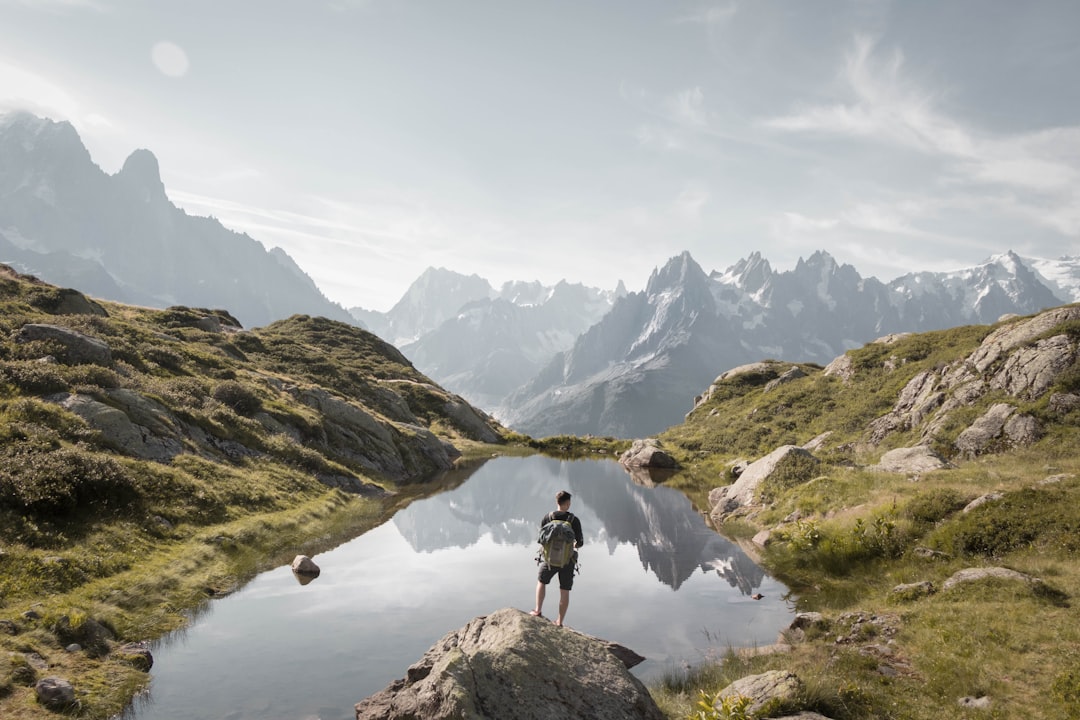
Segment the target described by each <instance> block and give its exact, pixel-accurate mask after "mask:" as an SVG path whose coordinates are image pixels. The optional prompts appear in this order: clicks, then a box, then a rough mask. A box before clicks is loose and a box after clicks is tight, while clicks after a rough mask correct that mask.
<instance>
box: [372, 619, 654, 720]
mask: <svg viewBox="0 0 1080 720" xmlns="http://www.w3.org/2000/svg"><path fill="white" fill-rule="evenodd" d="M631 655H632V653H631ZM356 718H357V720H376V719H378V720H414V719H415V718H424V719H425V720H451V719H452V718H453V719H456V718H470V719H475V720H488V719H490V720H505V719H506V718H515V720H547V719H548V718H592V719H593V720H623V719H624V718H640V719H641V720H664V714H663V713H662V712H661V711H660V709H659V708H658V707H657V706H656V703H655V702H654V701H653V699H652V697H651V696H650V695H649V692H648V690H646V688H645V686H644V685H643V684H642V683H641V681H640V680H638V679H637V678H636V677H634V676H633V675H632V674H630V671H629V670H628V669H627V665H626V664H625V663H624V661H623V660H621V659H620V658H619V657H616V654H615V652H614V651H613V646H612V645H611V644H610V643H606V642H604V641H603V640H599V639H597V638H593V637H589V636H588V635H583V634H581V633H578V632H575V631H573V630H570V629H569V628H559V627H556V626H555V625H554V624H553V623H552V622H551V621H550V620H545V619H543V618H538V617H532V616H530V615H528V614H526V613H523V612H521V611H520V610H515V609H512V608H504V609H502V610H498V611H496V612H494V613H492V614H490V615H486V616H482V617H478V618H474V619H473V620H472V621H471V622H469V623H468V624H467V625H465V626H464V627H463V628H461V629H459V630H455V631H453V632H451V633H449V634H447V635H446V636H445V637H444V638H443V639H442V640H440V641H439V642H437V643H436V644H435V645H433V646H432V647H431V648H430V649H429V650H428V651H427V652H426V653H425V654H424V656H423V657H422V658H421V659H420V660H419V661H418V662H417V663H416V664H415V665H413V666H412V667H410V668H409V669H408V671H407V672H406V676H405V677H404V678H402V679H400V680H395V681H394V682H392V683H391V684H390V685H389V686H387V687H386V688H385V689H383V690H381V691H379V692H378V693H376V694H375V695H372V696H371V697H369V698H367V699H365V700H363V701H361V702H359V703H357V705H356Z"/></svg>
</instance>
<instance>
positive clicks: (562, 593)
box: [529, 490, 585, 627]
mask: <svg viewBox="0 0 1080 720" xmlns="http://www.w3.org/2000/svg"><path fill="white" fill-rule="evenodd" d="M555 503H556V504H557V505H558V509H557V510H553V511H551V512H549V513H548V514H547V515H545V516H544V517H543V519H542V520H541V521H540V536H539V538H538V539H537V542H538V543H540V554H539V555H538V556H537V558H536V561H537V562H538V563H540V574H539V576H538V577H537V583H536V607H535V608H533V610H532V612H530V613H529V614H530V615H536V616H538V617H543V616H544V614H543V609H544V596H545V595H546V594H547V585H548V583H549V582H551V579H552V578H553V577H555V576H556V575H558V576H559V616H558V618H556V619H555V624H556V625H558V626H559V627H562V624H563V620H564V619H565V618H566V609H567V608H568V607H569V606H570V588H572V587H573V586H574V572H575V570H576V569H577V556H578V554H577V549H578V548H579V547H581V546H582V545H584V544H585V536H584V535H582V534H581V521H580V520H578V519H577V517H575V516H574V514H573V513H571V512H570V493H568V492H567V491H565V490H560V491H559V492H558V494H557V495H555Z"/></svg>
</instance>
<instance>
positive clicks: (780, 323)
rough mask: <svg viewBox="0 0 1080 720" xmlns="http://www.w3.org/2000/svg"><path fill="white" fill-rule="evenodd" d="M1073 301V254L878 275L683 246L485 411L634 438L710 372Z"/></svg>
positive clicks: (1077, 274) (688, 396) (651, 428)
mask: <svg viewBox="0 0 1080 720" xmlns="http://www.w3.org/2000/svg"><path fill="white" fill-rule="evenodd" d="M1077 301H1080V258H1061V259H1059V260H1052V261H1051V260H1040V259H1029V260H1027V261H1025V260H1024V259H1022V258H1020V257H1019V256H1017V255H1016V254H1015V253H1012V252H1006V253H1003V254H1001V255H996V256H994V257H991V258H990V259H988V260H987V261H986V262H984V263H982V264H980V265H978V266H976V267H973V268H967V269H964V270H958V271H954V272H939V273H932V272H920V273H911V274H908V275H904V276H903V277H900V278H897V279H896V280H893V281H892V282H889V283H883V282H881V281H879V280H877V279H876V278H872V277H871V278H863V277H862V276H860V275H859V273H858V272H857V271H856V270H855V268H853V267H851V266H850V265H840V264H838V263H837V262H836V261H835V260H834V259H833V258H832V257H831V256H830V255H829V254H828V253H825V252H817V253H814V254H813V255H812V256H810V257H809V258H808V259H805V260H800V261H799V263H798V264H797V265H796V267H795V269H794V270H791V271H788V272H776V271H774V270H773V269H772V268H771V267H770V265H769V263H768V261H767V260H765V259H764V258H762V257H761V255H760V254H759V253H753V254H751V255H750V256H749V257H748V258H746V259H744V260H741V261H739V262H738V263H736V264H735V265H733V266H732V267H730V268H728V269H727V270H726V271H724V272H723V273H717V272H713V273H712V274H709V275H707V274H706V273H705V272H704V271H703V270H702V269H701V267H700V266H699V265H698V264H697V263H696V262H694V260H693V258H691V257H690V254H689V253H683V254H682V255H679V256H677V257H675V258H672V259H671V260H670V261H669V262H668V263H667V265H665V266H664V267H663V268H661V269H659V270H657V271H655V272H654V273H653V275H652V277H651V278H650V279H649V283H648V286H647V287H646V289H645V291H644V292H640V293H630V294H628V295H627V296H625V297H623V298H621V299H620V300H619V301H618V302H616V304H615V306H614V307H613V308H612V310H611V312H610V313H608V314H607V315H606V316H605V317H604V318H603V319H602V320H601V321H600V322H599V323H597V324H596V325H594V326H593V327H592V328H590V329H589V330H588V331H586V332H585V333H584V334H583V335H582V336H581V337H579V338H578V340H577V341H576V342H575V343H574V346H573V348H571V349H570V350H569V351H567V352H564V353H560V354H559V355H557V356H556V357H555V358H553V359H552V361H551V362H550V363H549V364H548V365H547V366H546V367H545V368H543V369H542V370H541V371H540V373H539V374H538V375H537V376H536V377H535V378H533V379H532V380H531V381H530V382H529V383H528V384H526V385H525V386H523V387H522V388H520V389H518V390H517V391H515V392H514V393H513V394H512V395H510V396H509V397H508V398H507V400H506V401H504V403H503V404H502V406H501V407H500V408H497V409H496V411H495V415H496V417H498V418H499V419H500V420H501V421H502V422H503V423H504V424H506V425H508V426H509V427H512V428H514V429H516V430H519V431H521V432H526V433H529V434H531V435H534V436H544V435H549V434H557V433H573V434H589V433H592V434H602V435H615V436H619V437H640V436H645V435H650V434H654V433H656V432H659V431H660V430H663V429H664V428H666V427H669V426H671V425H674V424H677V423H679V422H681V421H682V419H683V417H684V416H685V414H686V413H687V412H688V411H689V410H690V409H691V408H692V406H693V400H694V395H695V393H699V392H701V391H702V389H704V388H705V387H707V386H708V385H709V384H710V383H711V381H712V380H713V379H714V378H715V377H716V376H717V375H719V374H720V373H721V372H722V371H724V370H727V369H730V368H732V367H735V366H738V365H741V364H745V363H749V362H754V361H757V360H762V359H766V358H775V359H783V360H788V361H798V362H818V363H828V362H829V361H831V360H832V359H833V358H835V357H836V356H838V355H840V354H841V353H843V352H845V351H846V350H849V349H852V348H855V347H859V346H861V345H863V344H864V343H866V342H869V341H871V340H873V339H875V338H877V337H880V336H882V335H887V334H890V333H899V332H921V331H927V330H937V329H942V328H947V327H952V326H956V325H964V324H972V323H980V324H981V323H990V322H994V321H996V320H998V319H999V318H1000V317H1001V316H1002V315H1005V314H1009V313H1018V314H1029V313H1033V312H1037V311H1039V310H1042V309H1044V308H1048V307H1053V306H1056V305H1062V304H1065V303H1069V302H1077Z"/></svg>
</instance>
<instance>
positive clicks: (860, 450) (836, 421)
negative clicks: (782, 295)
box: [654, 308, 1080, 720]
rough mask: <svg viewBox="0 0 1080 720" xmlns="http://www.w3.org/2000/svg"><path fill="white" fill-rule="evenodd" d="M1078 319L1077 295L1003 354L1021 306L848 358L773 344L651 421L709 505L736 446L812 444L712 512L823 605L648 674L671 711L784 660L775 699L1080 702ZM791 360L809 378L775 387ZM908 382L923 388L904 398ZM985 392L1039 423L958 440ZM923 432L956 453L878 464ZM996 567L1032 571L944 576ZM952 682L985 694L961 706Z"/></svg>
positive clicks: (999, 705)
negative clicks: (789, 676)
mask: <svg viewBox="0 0 1080 720" xmlns="http://www.w3.org/2000/svg"><path fill="white" fill-rule="evenodd" d="M1076 317H1077V313H1076V312H1075V308H1072V309H1070V310H1069V312H1068V313H1067V314H1066V315H1064V316H1063V317H1062V318H1057V319H1055V318H1053V317H1052V318H1050V320H1047V321H1046V322H1045V323H1044V325H1045V327H1036V328H1035V329H1033V330H1031V331H1030V332H1029V333H1028V336H1025V337H1024V338H1022V341H1017V342H1016V344H1015V345H1014V346H1010V347H1008V348H1007V349H1006V351H1003V352H1001V353H1000V356H996V355H994V354H993V352H990V350H988V348H990V349H994V348H996V347H997V345H995V343H996V342H998V337H999V335H1000V334H1001V333H1003V332H1006V331H1008V330H1009V329H1010V328H1013V327H1020V323H1023V322H1027V321H1028V319H1025V318H1020V319H1011V320H1009V321H1008V322H1003V323H999V325H998V326H995V327H989V326H973V327H960V328H955V329H952V330H946V331H941V332H934V333H926V334H921V335H910V336H905V337H901V338H891V339H890V341H889V342H877V343H871V344H868V345H866V346H865V347H862V348H860V349H857V350H853V351H850V352H849V353H847V357H846V359H845V360H844V361H843V363H842V364H840V365H839V366H840V367H842V368H843V372H835V371H834V370H835V368H833V366H830V371H829V372H826V371H825V369H823V368H821V367H818V366H813V365H798V366H795V365H793V364H792V363H783V362H769V363H764V364H762V365H759V366H755V367H754V368H750V369H748V371H746V372H741V373H737V374H734V375H732V376H730V377H726V378H724V379H723V380H720V379H718V381H717V383H715V384H714V385H713V387H712V388H711V389H710V391H709V392H707V393H706V394H705V395H706V397H705V399H704V400H703V401H702V402H701V403H700V404H699V405H698V407H696V408H695V409H694V410H693V412H692V413H690V414H689V415H688V417H687V420H686V422H685V423H684V424H682V425H679V426H677V427H673V428H671V429H670V430H668V431H667V432H666V433H664V434H663V435H662V436H661V439H662V441H663V442H664V443H665V445H666V447H667V448H668V449H669V451H671V452H672V453H673V454H675V455H676V456H677V457H678V458H679V459H680V461H681V462H682V463H683V464H684V466H685V467H686V468H687V470H686V471H685V472H683V473H682V474H680V475H678V476H676V477H675V478H673V479H672V480H671V481H669V484H675V485H677V486H678V487H680V488H681V489H682V490H684V491H685V492H686V493H687V494H689V495H690V496H691V497H692V498H693V499H694V500H695V502H697V503H698V505H699V506H700V507H701V508H703V509H707V508H710V504H709V499H708V496H709V494H710V491H712V490H713V489H714V488H717V487H722V486H726V485H729V484H730V483H732V482H733V481H734V480H735V477H736V475H737V472H738V469H741V468H742V467H743V466H744V465H745V461H754V460H757V459H758V458H760V457H762V456H764V455H766V454H767V453H770V452H771V451H773V450H775V449H776V448H778V447H780V446H782V445H799V446H802V445H804V444H807V443H811V447H812V448H813V450H812V454H813V457H814V458H816V460H817V462H813V461H809V460H807V461H805V462H801V463H800V462H796V463H792V464H790V465H788V466H786V467H784V468H781V469H780V470H778V471H777V473H775V474H774V475H773V476H771V477H769V478H768V479H767V480H766V481H765V482H764V483H763V484H762V485H761V486H760V488H759V490H758V493H757V496H756V502H755V503H753V504H752V505H751V506H748V507H744V508H741V509H740V510H739V511H738V512H734V513H732V514H730V515H725V516H722V517H720V516H718V515H717V514H716V513H714V514H713V519H714V522H717V524H718V525H719V526H720V529H721V530H722V531H723V532H725V533H727V534H729V535H731V536H733V537H736V538H741V539H742V540H741V542H742V544H743V545H744V546H745V547H746V548H747V549H748V550H749V551H750V552H751V553H753V554H755V555H756V556H757V557H759V558H760V560H761V562H762V563H763V564H764V565H765V566H766V567H767V568H768V569H769V570H770V572H772V573H773V574H775V575H776V576H778V577H779V578H780V579H782V580H784V581H785V582H786V583H787V584H789V586H791V587H792V588H793V589H794V591H795V593H796V594H797V597H798V601H797V607H798V609H799V610H800V611H815V612H819V613H821V616H822V617H821V618H816V617H815V618H813V620H812V621H811V620H808V621H806V627H805V628H804V629H800V630H796V631H792V632H790V633H788V635H787V637H785V638H784V639H785V641H786V643H785V644H790V647H789V648H781V650H782V651H781V652H779V653H774V654H766V653H759V654H757V655H754V654H753V653H734V652H732V653H731V654H730V655H729V657H727V658H726V659H725V660H724V661H723V662H722V663H718V664H715V665H706V666H703V667H701V668H696V669H694V670H692V671H691V672H689V673H685V674H674V675H673V676H672V677H670V678H669V679H668V680H667V681H666V683H665V685H664V687H662V688H658V689H657V690H656V691H655V692H654V695H656V696H657V698H658V699H659V700H660V701H661V704H662V706H664V707H665V710H666V711H667V712H668V713H669V714H670V716H671V717H687V716H689V715H690V714H691V713H695V712H701V713H702V714H701V715H697V714H695V715H693V716H694V717H702V718H708V717H743V716H742V715H741V714H739V712H740V711H739V710H738V709H737V707H733V706H732V704H731V703H729V705H728V707H727V708H725V709H723V710H702V709H701V708H700V707H696V706H695V703H696V702H697V701H698V700H699V699H700V697H702V696H701V693H704V696H705V697H707V698H708V699H709V702H707V705H710V704H711V700H712V699H713V698H714V697H715V693H717V692H718V691H719V690H721V689H722V688H723V687H725V686H726V685H727V684H728V683H730V682H731V681H732V680H734V679H736V678H739V677H742V676H744V675H749V674H756V673H760V672H764V671H765V670H778V669H783V670H791V671H793V672H795V673H796V674H797V675H798V676H799V677H800V678H801V679H802V680H803V682H804V688H803V690H802V691H801V692H800V694H799V697H798V699H797V700H794V701H790V702H787V703H782V704H780V706H778V707H776V708H774V711H776V712H777V713H779V714H778V715H775V716H777V717H778V716H779V715H780V714H784V711H794V710H799V709H810V710H816V711H817V712H820V713H822V714H824V715H826V716H827V717H831V718H836V719H837V720H840V719H854V718H868V717H873V718H890V719H896V720H900V719H904V720H908V719H910V720H915V719H920V720H921V719H924V718H925V719H927V720H929V719H931V718H939V717H942V716H944V717H979V718H1021V717H1023V718H1044V719H1046V720H1057V719H1062V718H1078V717H1080V610H1078V609H1077V602H1078V598H1080V555H1078V552H1080V397H1078V395H1077V394H1078V393H1080V354H1078V352H1077V346H1078V343H1080V323H1078V322H1077V320H1076ZM992 333H994V334H992ZM1052 348H1059V349H1061V352H1060V353H1059V355H1057V356H1056V357H1057V358H1058V360H1057V364H1056V365H1054V366H1053V376H1052V382H1050V381H1049V380H1047V382H1049V384H1048V385H1045V384H1035V385H1030V386H1026V387H1025V388H1024V389H1023V390H1020V391H1016V392H1014V390H1015V383H1012V380H1014V379H1015V377H1016V376H1017V375H1019V374H1022V373H1023V371H1024V368H1025V367H1026V368H1030V367H1031V363H1032V358H1035V357H1037V356H1039V355H1040V354H1043V355H1045V354H1046V353H1049V352H1050V350H1051V349H1052ZM1025 363H1027V365H1025ZM792 367H798V370H799V371H801V373H800V372H796V373H794V375H799V374H802V376H801V377H794V378H792V379H790V381H788V382H786V383H775V384H772V385H770V383H772V382H773V381H776V380H777V379H778V378H780V377H781V376H782V375H783V374H784V373H785V372H787V371H789V370H790V369H791V368H792ZM1014 371H1015V372H1016V375H1013V374H1011V373H1013V372H1014ZM1032 375H1034V374H1033V373H1032ZM1043 379H1044V380H1045V379H1046V378H1043ZM961 381H962V382H961ZM1007 381H1008V382H1007ZM1011 383H1012V384H1011ZM915 389H922V390H925V392H924V394H923V395H922V396H920V401H922V400H925V402H923V404H922V405H919V402H912V403H911V406H912V407H913V408H914V409H913V410H911V411H910V412H908V413H907V414H905V413H904V412H901V410H902V409H905V408H907V406H906V405H905V404H904V403H905V402H907V400H909V399H910V397H909V396H910V395H912V394H913V393H914V391H915ZM931 391H933V392H931ZM995 405H1004V406H1008V407H1011V408H1013V414H1014V415H1015V416H1016V417H1020V418H1025V419H1027V418H1030V419H1031V422H1030V423H1029V425H1030V427H1034V428H1037V432H1035V433H1034V434H1033V435H1032V436H1030V437H1025V438H1024V439H1023V441H1022V442H1021V441H1019V440H1017V441H1012V440H1010V439H1009V438H1008V437H1006V436H1005V435H1004V434H1000V435H998V436H995V437H994V438H993V439H992V440H990V441H989V442H988V443H986V444H985V445H983V446H981V447H980V448H979V450H978V451H975V452H972V451H970V450H965V449H964V448H967V447H968V445H967V444H966V443H965V438H966V437H968V436H967V435H965V434H964V433H965V431H966V430H967V429H968V428H969V427H971V426H972V425H973V424H974V423H975V421H976V420H978V419H979V418H982V417H984V416H986V415H987V413H988V411H989V410H990V409H991V408H993V407H994V406H995ZM880 418H885V419H886V420H887V421H888V422H883V421H882V420H879V419H880ZM883 429H884V430H883ZM886 431H887V432H886ZM811 441H813V442H811ZM919 444H921V445H924V446H928V447H930V448H931V449H932V450H934V451H936V452H937V454H938V455H939V456H940V457H941V458H943V459H944V460H946V461H947V462H948V465H947V466H946V467H944V468H942V469H937V470H933V471H929V472H888V471H882V470H880V469H878V468H876V467H875V466H876V465H877V464H878V463H879V461H880V460H881V458H882V456H883V455H884V453H885V452H887V451H889V450H891V449H894V448H903V447H909V446H915V445H919ZM987 495H989V498H987V501H986V502H984V503H983V504H982V505H979V506H978V507H974V508H972V509H970V510H967V511H965V510H964V508H965V507H966V506H967V505H968V503H969V502H971V501H972V500H975V499H976V498H980V497H983V496H987ZM762 530H766V531H768V537H767V539H765V536H764V535H758V533H760V532H761V531H762ZM755 535H756V536H757V537H756V540H757V542H751V541H750V538H751V537H752V536H755ZM762 542H764V543H765V544H764V545H763V546H762V545H761V543H762ZM990 567H993V568H1006V569H1011V570H1015V571H1019V572H1021V573H1023V574H1025V575H1026V576H1029V577H1030V578H1031V579H1030V580H1022V579H1021V580H1016V579H1008V578H1001V577H998V578H990V579H987V580H982V581H977V582H970V583H963V584H960V585H957V586H956V587H952V588H949V589H947V590H946V589H945V588H946V580H948V579H949V578H950V577H952V576H953V575H954V573H956V572H957V571H959V570H962V569H967V568H990ZM923 583H929V585H926V584H923ZM962 698H969V700H968V702H972V701H971V700H970V699H971V698H974V699H978V702H980V703H981V702H986V703H988V707H987V708H985V709H978V710H975V709H966V708H965V707H963V706H961V704H960V701H961V699H962Z"/></svg>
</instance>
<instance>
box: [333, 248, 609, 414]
mask: <svg viewBox="0 0 1080 720" xmlns="http://www.w3.org/2000/svg"><path fill="white" fill-rule="evenodd" d="M624 294H626V288H625V287H624V286H623V285H622V283H619V285H618V287H617V288H616V289H615V290H614V291H605V290H600V289H597V288H590V287H586V286H584V285H582V284H580V283H568V282H566V281H560V282H558V283H556V284H555V285H554V286H545V285H543V284H541V283H539V282H521V281H518V282H507V283H504V284H503V285H502V287H501V288H499V289H498V290H496V289H495V288H494V287H492V285H491V284H490V283H489V282H488V281H487V280H485V279H483V278H481V277H479V276H477V275H468V276H466V275H463V274H461V273H457V272H454V271H452V270H447V269H446V268H428V269H427V270H425V271H424V272H423V273H422V274H421V275H420V277H419V278H417V279H416V281H414V282H413V283H412V285H410V286H409V288H408V290H407V291H406V292H405V294H404V295H403V296H402V298H401V300H400V301H398V302H397V304H395V305H394V307H393V308H391V309H390V310H389V311H388V312H386V313H378V312H373V311H368V310H364V309H362V308H352V309H350V312H351V313H352V314H353V317H354V318H356V320H357V321H358V322H360V323H361V324H363V325H364V326H365V327H367V328H368V329H370V330H371V331H372V332H374V333H375V334H377V335H380V336H381V337H385V338H388V339H389V340H390V341H391V342H393V343H394V344H395V345H397V346H398V347H399V348H401V350H402V352H404V353H405V354H406V355H407V356H408V357H409V358H410V360H411V361H412V362H413V363H415V364H416V366H417V367H418V368H421V369H422V370H423V372H424V373H425V374H427V375H428V376H430V377H432V378H433V379H435V380H436V381H437V382H438V383H440V384H441V385H443V386H444V387H446V388H448V389H450V390H453V391H454V392H456V393H458V394H459V395H461V396H462V397H464V398H466V399H467V400H468V401H469V402H471V403H473V404H475V405H477V406H480V407H496V406H497V405H498V404H499V402H501V401H502V399H503V398H504V397H505V396H506V395H507V394H508V393H510V392H511V391H512V390H514V389H515V388H517V387H519V386H521V385H522V384H524V383H525V382H527V381H528V380H529V378H531V377H532V376H533V375H535V374H536V372H537V371H538V370H539V369H540V368H541V367H543V366H544V365H545V364H546V363H547V362H548V361H549V360H550V359H551V358H552V357H553V356H554V355H555V353H557V352H560V351H562V350H566V349H568V348H569V347H571V346H572V345H573V343H574V341H575V340H576V339H577V337H578V336H579V335H580V334H581V333H582V332H584V331H585V330H586V329H588V328H589V327H590V326H592V325H593V324H595V323H596V322H598V321H599V320H600V318H602V317H603V316H604V315H605V314H606V313H607V312H608V311H609V310H610V309H611V307H612V305H613V304H614V301H615V299H617V298H618V297H621V296H622V295H624Z"/></svg>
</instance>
